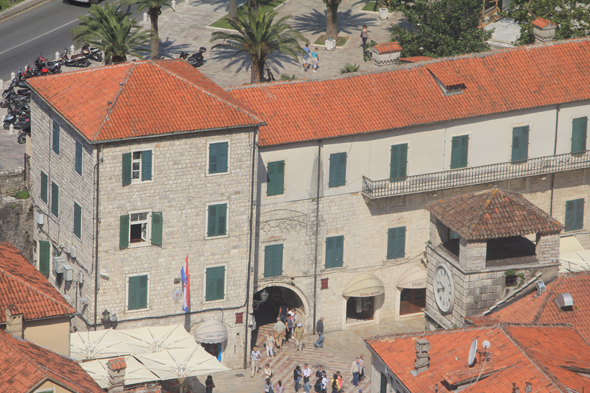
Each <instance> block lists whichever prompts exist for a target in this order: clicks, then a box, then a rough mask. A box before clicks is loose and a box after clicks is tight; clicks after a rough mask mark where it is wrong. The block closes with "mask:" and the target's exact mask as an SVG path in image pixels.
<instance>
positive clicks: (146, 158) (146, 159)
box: [141, 150, 152, 181]
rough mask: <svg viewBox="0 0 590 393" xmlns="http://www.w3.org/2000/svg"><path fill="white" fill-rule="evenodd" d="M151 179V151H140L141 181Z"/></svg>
mask: <svg viewBox="0 0 590 393" xmlns="http://www.w3.org/2000/svg"><path fill="white" fill-rule="evenodd" d="M146 180H152V151H151V150H145V151H142V152H141V181H146Z"/></svg>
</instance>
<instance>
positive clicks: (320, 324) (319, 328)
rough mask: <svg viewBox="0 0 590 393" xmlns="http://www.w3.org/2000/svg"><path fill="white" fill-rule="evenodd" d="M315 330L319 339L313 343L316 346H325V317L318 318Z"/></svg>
mask: <svg viewBox="0 0 590 393" xmlns="http://www.w3.org/2000/svg"><path fill="white" fill-rule="evenodd" d="M315 331H316V332H317V333H318V336H320V337H319V338H318V341H316V342H315V344H313V346H314V347H316V348H323V347H324V317H321V318H320V319H319V320H318V323H316V325H315Z"/></svg>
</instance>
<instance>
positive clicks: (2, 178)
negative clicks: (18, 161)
mask: <svg viewBox="0 0 590 393" xmlns="http://www.w3.org/2000/svg"><path fill="white" fill-rule="evenodd" d="M24 175H25V170H24V169H23V168H16V169H7V170H4V171H0V196H6V195H13V194H16V193H17V192H19V191H21V190H24V189H25V183H24Z"/></svg>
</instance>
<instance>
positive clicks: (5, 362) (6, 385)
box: [0, 330, 104, 393]
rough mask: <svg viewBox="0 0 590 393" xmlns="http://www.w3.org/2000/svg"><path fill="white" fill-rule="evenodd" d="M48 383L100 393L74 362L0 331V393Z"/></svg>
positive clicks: (30, 390)
mask: <svg viewBox="0 0 590 393" xmlns="http://www.w3.org/2000/svg"><path fill="white" fill-rule="evenodd" d="M48 380H49V381H53V382H54V383H56V384H59V385H61V386H63V387H65V388H66V389H68V391H71V392H80V393H82V392H83V393H88V392H96V393H104V390H103V389H101V388H100V386H98V384H97V383H96V382H94V380H93V379H92V378H90V376H89V375H88V374H87V373H86V372H85V371H84V370H83V369H82V367H80V365H79V364H78V363H76V362H74V361H73V360H71V359H68V358H66V357H64V356H61V355H58V354H57V353H55V352H52V351H50V350H48V349H45V348H43V347H40V346H38V345H36V344H34V343H32V342H28V341H24V340H20V339H17V338H14V337H12V336H11V335H9V334H7V333H5V332H4V331H2V330H0V391H2V392H22V393H24V392H33V391H35V390H36V389H37V388H38V387H39V385H40V384H41V383H43V382H45V381H48Z"/></svg>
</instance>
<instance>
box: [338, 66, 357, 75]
mask: <svg viewBox="0 0 590 393" xmlns="http://www.w3.org/2000/svg"><path fill="white" fill-rule="evenodd" d="M359 68H361V66H360V65H357V64H350V63H346V64H344V67H342V68H341V69H340V73H341V74H350V73H352V72H358V70H359Z"/></svg>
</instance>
